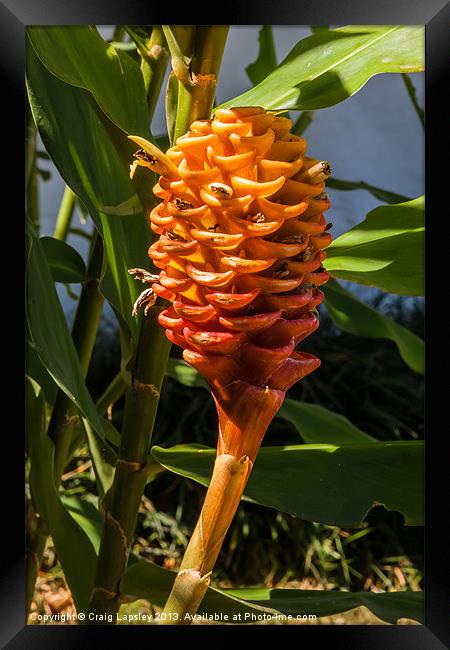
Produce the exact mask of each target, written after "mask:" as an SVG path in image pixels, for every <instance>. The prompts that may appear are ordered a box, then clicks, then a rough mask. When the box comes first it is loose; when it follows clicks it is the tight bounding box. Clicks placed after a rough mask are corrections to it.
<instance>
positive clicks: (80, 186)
mask: <svg viewBox="0 0 450 650" xmlns="http://www.w3.org/2000/svg"><path fill="white" fill-rule="evenodd" d="M27 87H28V95H29V99H30V105H31V108H32V111H33V116H34V119H35V121H36V124H37V126H38V128H39V132H40V135H41V137H42V139H43V141H44V144H45V147H46V149H47V151H48V152H49V154H50V155H51V157H52V160H53V162H54V164H55V166H56V167H57V169H58V171H59V172H60V174H61V176H62V177H63V179H64V180H65V182H66V183H67V185H69V187H71V189H72V190H73V191H74V192H75V194H76V195H77V196H78V197H79V198H80V199H81V201H82V202H83V203H84V205H85V207H86V209H87V210H88V212H89V214H90V215H91V217H92V219H93V220H94V222H95V225H96V227H97V229H98V230H99V232H100V233H101V235H102V237H103V241H104V249H105V252H106V259H105V264H104V269H103V272H102V281H101V285H100V289H101V291H102V293H103V294H104V296H105V297H106V299H107V300H108V301H109V302H110V304H111V305H112V306H113V308H114V309H115V311H116V313H117V314H119V315H120V317H121V324H122V326H123V327H125V328H126V330H127V336H128V337H132V338H133V339H134V340H135V341H136V340H137V336H138V331H139V320H140V317H133V316H132V315H131V312H132V309H133V303H134V301H135V300H136V298H137V296H138V295H139V293H140V291H141V288H140V287H139V286H138V283H137V282H135V281H134V280H133V278H132V277H131V276H130V275H129V274H128V272H127V271H128V269H129V268H135V267H143V268H145V266H146V265H147V264H148V258H147V248H148V245H149V244H150V239H151V236H150V233H149V229H148V226H147V224H146V221H145V217H144V215H143V213H142V209H141V211H139V212H136V206H137V205H139V203H137V202H136V194H135V191H134V188H133V185H132V184H131V181H130V179H129V176H128V168H127V167H126V166H125V165H124V164H123V162H122V161H121V160H120V158H119V155H118V153H117V151H116V149H115V147H114V146H113V144H112V143H111V140H110V138H109V136H108V134H107V132H106V130H105V128H104V126H103V124H102V123H101V122H100V120H99V117H98V115H97V114H96V112H95V111H94V109H93V108H92V106H91V102H90V100H89V96H88V93H87V92H86V91H84V90H82V89H80V88H77V87H75V86H71V85H69V84H66V83H64V82H62V81H60V80H59V79H57V78H56V77H55V76H53V75H52V74H50V73H49V72H48V70H47V69H46V68H45V67H44V66H43V65H42V63H41V62H40V60H39V59H38V57H37V56H36V53H35V52H34V49H33V48H32V47H31V46H28V47H27ZM130 157H131V154H130ZM150 179H151V175H149V182H150ZM114 206H115V209H114ZM124 209H125V210H126V209H129V214H128V215H126V214H124Z"/></svg>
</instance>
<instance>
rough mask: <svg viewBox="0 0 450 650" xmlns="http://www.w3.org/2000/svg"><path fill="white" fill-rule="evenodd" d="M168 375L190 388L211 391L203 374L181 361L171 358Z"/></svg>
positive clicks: (167, 369)
mask: <svg viewBox="0 0 450 650" xmlns="http://www.w3.org/2000/svg"><path fill="white" fill-rule="evenodd" d="M166 375H167V376H168V377H171V378H172V379H175V380H176V381H178V382H179V383H180V384H183V386H189V388H206V389H207V390H209V388H208V384H207V383H206V381H205V380H204V379H203V377H202V376H201V374H200V373H199V372H197V370H195V368H192V366H190V365H189V364H188V363H186V361H182V360H181V359H173V358H172V357H169V360H168V362H167V366H166Z"/></svg>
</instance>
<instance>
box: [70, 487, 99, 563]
mask: <svg viewBox="0 0 450 650" xmlns="http://www.w3.org/2000/svg"><path fill="white" fill-rule="evenodd" d="M61 501H62V502H63V504H64V505H65V507H66V508H67V510H68V511H69V512H70V514H71V516H72V517H73V518H74V519H75V521H76V522H77V524H78V525H79V526H80V528H82V529H83V530H84V532H85V533H86V535H87V536H88V538H89V539H90V540H91V544H92V546H93V548H94V550H95V553H96V554H97V555H98V550H99V548H100V540H101V537H102V529H103V519H102V516H101V515H100V513H99V511H98V510H97V508H96V507H95V505H94V504H93V503H91V501H86V499H81V498H80V497H78V496H75V495H72V496H68V495H67V494H64V493H62V494H61Z"/></svg>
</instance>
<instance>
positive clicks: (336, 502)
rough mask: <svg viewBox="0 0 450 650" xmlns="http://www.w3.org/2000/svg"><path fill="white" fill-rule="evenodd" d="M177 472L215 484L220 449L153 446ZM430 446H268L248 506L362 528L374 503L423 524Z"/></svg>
mask: <svg viewBox="0 0 450 650" xmlns="http://www.w3.org/2000/svg"><path fill="white" fill-rule="evenodd" d="M152 454H153V456H154V457H155V458H156V460H157V461H158V462H159V463H160V464H161V465H163V466H164V467H166V468H167V469H169V470H170V471H172V472H175V473H176V474H180V475H181V476H186V477H188V478H191V479H193V480H194V481H197V482H198V483H201V484H202V485H208V484H209V480H210V476H211V473H212V467H213V463H214V458H215V455H216V451H215V449H209V448H205V447H202V446H200V445H177V446H175V447H171V448H170V449H163V448H162V447H153V449H152ZM422 491H423V444H422V442H420V441H408V442H379V443H377V444H374V443H372V442H370V443H363V444H355V443H353V444H349V445H329V444H320V445H319V444H317V445H291V446H285V447H282V446H280V447H263V448H262V449H261V450H260V452H259V454H258V457H257V459H256V463H255V469H254V471H253V473H252V475H251V476H250V479H249V482H248V484H247V487H246V490H245V497H246V499H247V500H249V501H253V502H254V503H259V504H261V505H265V506H269V507H271V508H275V509H277V510H280V511H282V512H288V513H290V514H293V515H297V516H298V517H301V518H302V519H307V520H308V521H317V522H322V523H325V524H330V525H336V526H344V527H351V528H356V527H360V526H362V525H363V521H364V518H365V516H366V514H367V512H368V511H369V510H370V509H371V508H372V506H375V505H384V506H385V507H386V508H387V509H388V510H396V511H398V512H401V513H402V514H403V515H404V517H405V521H406V524H407V525H411V526H420V525H422V523H423V494H422Z"/></svg>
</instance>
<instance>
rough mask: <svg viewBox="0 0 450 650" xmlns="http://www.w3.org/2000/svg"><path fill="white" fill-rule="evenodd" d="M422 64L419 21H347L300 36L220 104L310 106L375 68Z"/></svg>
mask: <svg viewBox="0 0 450 650" xmlns="http://www.w3.org/2000/svg"><path fill="white" fill-rule="evenodd" d="M423 69H424V28H423V27H422V26H418V27H411V26H386V25H382V26H380V25H356V26H352V25H350V26H346V27H340V28H338V29H335V30H330V31H325V32H321V33H317V34H313V35H312V36H308V37H307V38H305V39H303V40H301V41H300V42H299V43H297V45H295V47H294V48H293V50H292V51H291V52H290V53H289V55H288V56H287V57H286V59H284V61H282V63H281V64H280V65H279V66H278V67H277V68H276V69H275V70H274V71H273V72H272V73H271V74H270V75H269V76H268V77H267V78H266V79H264V80H263V81H262V82H261V83H260V84H258V85H257V86H255V87H254V88H252V89H251V90H248V91H247V92H245V93H244V94H243V95H240V96H239V97H235V98H234V99H231V100H230V101H228V102H225V103H224V104H222V106H221V108H223V107H229V108H231V107H233V106H263V107H264V108H266V109H268V110H280V109H293V110H315V109H318V108H325V107H327V106H333V105H334V104H338V103H339V102H342V101H343V100H344V99H347V98H348V97H351V96H352V95H354V94H355V93H356V92H357V91H358V90H360V88H362V87H363V86H364V84H365V83H366V82H367V81H368V80H369V79H370V78H371V77H372V76H373V75H375V74H381V73H385V72H400V73H405V72H420V71H422V70H423Z"/></svg>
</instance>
